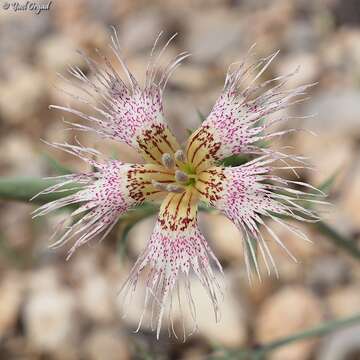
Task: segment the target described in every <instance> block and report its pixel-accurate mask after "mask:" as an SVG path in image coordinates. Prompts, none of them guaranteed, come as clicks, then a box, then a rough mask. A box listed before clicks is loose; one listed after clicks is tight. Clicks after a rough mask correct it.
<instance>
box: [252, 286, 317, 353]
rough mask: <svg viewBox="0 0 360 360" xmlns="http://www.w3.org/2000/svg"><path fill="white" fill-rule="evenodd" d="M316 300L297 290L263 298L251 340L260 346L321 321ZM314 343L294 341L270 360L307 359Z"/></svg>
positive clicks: (282, 291) (283, 291)
mask: <svg viewBox="0 0 360 360" xmlns="http://www.w3.org/2000/svg"><path fill="white" fill-rule="evenodd" d="M322 313H323V309H322V305H321V302H320V300H319V299H318V298H317V297H316V296H315V295H313V294H312V293H311V292H310V291H309V290H307V289H306V288H304V287H301V286H286V287H284V288H282V289H280V290H279V291H277V292H276V293H275V294H273V295H272V296H270V297H269V298H267V299H266V300H265V301H264V303H263V305H262V306H261V308H260V311H259V313H258V314H257V316H256V321H255V337H256V339H257V341H258V342H259V343H260V344H262V343H264V344H266V343H268V342H271V341H274V340H277V339H280V338H282V337H285V336H288V335H291V334H293V333H296V332H300V331H302V330H305V329H308V328H311V327H313V326H316V325H317V324H319V323H320V322H321V321H322V319H323V315H322ZM315 345H316V340H314V339H309V340H304V341H297V342H295V343H293V344H289V345H288V346H284V347H281V348H279V349H278V350H275V351H274V352H272V353H271V354H270V355H269V359H271V360H298V359H304V360H305V359H309V356H310V354H311V352H312V350H313V349H314V347H315Z"/></svg>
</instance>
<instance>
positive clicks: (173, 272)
mask: <svg viewBox="0 0 360 360" xmlns="http://www.w3.org/2000/svg"><path fill="white" fill-rule="evenodd" d="M196 217H197V208H196V203H195V199H194V193H193V190H191V189H190V190H188V191H186V192H184V193H182V194H169V195H168V196H167V197H166V198H165V200H164V202H163V204H162V206H161V209H160V214H159V217H158V220H157V223H156V225H155V228H154V232H153V234H152V236H151V238H150V241H149V243H148V244H147V246H146V249H145V250H144V252H143V254H142V255H141V256H140V257H139V259H138V260H137V262H136V264H135V266H134V267H133V269H132V271H131V273H130V276H129V278H128V280H127V281H126V282H125V284H124V285H123V288H122V290H121V294H122V296H123V308H124V312H125V314H126V308H127V307H128V306H131V305H130V304H131V299H132V297H133V296H134V293H135V291H136V287H137V283H138V280H139V278H140V276H141V275H143V276H145V283H146V294H145V299H144V310H143V314H142V316H141V317H140V320H139V327H138V329H140V327H141V325H142V321H143V317H144V314H145V312H146V311H150V312H151V328H152V329H153V330H156V332H157V337H158V338H159V334H160V330H161V326H162V321H163V317H164V315H165V314H166V313H167V315H168V317H169V322H168V324H169V329H168V330H169V335H170V334H171V333H173V334H174V335H175V336H176V337H177V332H176V330H175V328H174V314H176V313H180V317H181V318H182V319H183V312H184V311H188V312H189V314H190V316H191V318H192V320H193V327H192V328H191V329H185V325H184V323H183V336H184V340H185V338H186V336H187V335H191V334H192V333H193V332H194V331H195V330H196V329H197V325H196V306H195V302H194V300H193V298H192V296H191V289H190V277H191V275H192V274H194V275H195V276H196V277H197V278H198V279H199V280H200V282H201V284H202V285H203V287H204V288H205V289H206V291H207V293H208V295H209V298H210V300H211V302H212V305H213V309H214V313H215V318H216V319H217V320H218V319H219V302H220V298H221V296H222V291H221V287H220V284H219V283H218V281H217V279H216V276H215V273H214V270H213V268H212V265H211V263H212V262H214V263H215V265H216V267H217V268H218V269H219V271H222V270H221V265H220V263H219V262H218V260H217V259H216V257H215V255H214V254H213V252H212V251H211V249H210V247H209V245H208V244H207V242H206V240H205V238H204V236H203V235H202V234H201V232H200V230H199V229H198V227H197V219H196ZM183 293H184V294H185V296H183V295H184V294H183ZM184 299H185V300H186V303H185V304H184V303H183V304H182V303H181V301H183V300H184Z"/></svg>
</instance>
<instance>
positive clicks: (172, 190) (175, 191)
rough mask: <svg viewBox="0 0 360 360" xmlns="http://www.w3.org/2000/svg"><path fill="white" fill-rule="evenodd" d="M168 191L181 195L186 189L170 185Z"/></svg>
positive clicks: (167, 187)
mask: <svg viewBox="0 0 360 360" xmlns="http://www.w3.org/2000/svg"><path fill="white" fill-rule="evenodd" d="M166 190H167V191H169V192H174V193H179V194H181V193H182V192H184V190H185V188H184V187H182V186H178V185H174V184H169V185H167V186H166Z"/></svg>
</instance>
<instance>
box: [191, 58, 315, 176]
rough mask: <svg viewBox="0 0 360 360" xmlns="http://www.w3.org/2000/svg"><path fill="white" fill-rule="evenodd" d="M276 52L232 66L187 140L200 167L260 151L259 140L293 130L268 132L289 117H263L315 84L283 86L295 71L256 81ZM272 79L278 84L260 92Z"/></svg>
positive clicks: (296, 100) (291, 103)
mask: <svg viewBox="0 0 360 360" xmlns="http://www.w3.org/2000/svg"><path fill="white" fill-rule="evenodd" d="M277 54H278V52H276V53H274V54H272V55H270V56H268V57H266V58H264V59H260V60H259V61H258V62H256V63H253V64H250V65H247V59H245V61H244V62H241V63H236V64H233V65H232V66H230V67H229V70H228V73H227V75H226V80H225V85H224V89H223V92H222V94H221V95H220V97H219V98H218V100H217V101H216V103H215V105H214V107H213V109H212V111H211V112H210V114H209V115H208V117H207V118H206V120H205V121H204V122H203V123H202V125H201V126H200V127H199V128H198V129H197V130H196V131H195V132H194V133H193V134H192V136H191V137H190V138H189V140H188V144H187V156H188V160H189V161H191V162H192V164H193V165H194V167H195V169H196V170H197V171H201V170H204V169H206V168H207V167H209V166H213V165H215V162H216V161H217V160H221V159H223V158H225V157H227V156H230V155H236V154H239V153H261V152H262V149H261V148H260V147H259V141H260V140H267V139H271V138H273V137H275V136H282V135H284V134H286V133H287V132H291V131H294V129H291V130H285V131H280V132H271V131H270V132H266V131H267V130H268V129H269V128H270V127H271V126H272V125H273V124H274V123H277V122H279V121H284V120H287V119H290V117H279V118H278V119H274V120H271V121H267V120H266V119H264V117H266V116H267V115H270V114H273V113H276V112H278V111H279V110H282V109H284V108H287V107H289V106H291V105H293V104H296V103H298V102H301V101H304V100H305V99H304V98H302V96H303V95H304V94H305V93H306V90H307V89H308V88H309V87H311V86H313V85H315V84H308V85H303V86H299V87H297V88H294V89H291V90H286V89H284V85H285V84H286V82H287V80H288V78H289V77H291V76H292V75H293V74H294V73H295V72H294V73H292V74H288V75H284V76H279V77H277V78H274V79H271V80H268V81H265V82H263V83H260V84H257V83H256V82H257V80H258V79H259V78H260V76H261V75H262V74H263V73H264V71H265V70H266V69H267V68H268V67H269V65H270V64H271V62H272V61H273V60H274V58H275V56H276V55H277ZM273 83H275V85H273V86H272V87H271V86H270V88H269V89H268V90H266V91H265V92H263V93H262V94H261V95H258V92H259V90H261V89H263V88H265V87H268V85H271V84H273ZM243 84H244V86H243Z"/></svg>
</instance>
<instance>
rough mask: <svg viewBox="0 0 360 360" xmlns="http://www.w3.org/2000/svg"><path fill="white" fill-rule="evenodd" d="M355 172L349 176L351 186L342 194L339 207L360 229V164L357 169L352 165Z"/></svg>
mask: <svg viewBox="0 0 360 360" xmlns="http://www.w3.org/2000/svg"><path fill="white" fill-rule="evenodd" d="M351 169H352V170H353V171H352V172H351V173H350V174H349V178H350V179H349V186H348V187H347V188H346V189H344V191H343V192H342V196H341V199H340V200H339V202H340V203H339V206H341V209H343V211H344V214H345V216H346V217H347V219H349V220H350V221H351V222H352V225H353V226H354V227H356V228H357V229H359V224H360V204H359V199H360V162H359V161H358V162H357V165H356V167H355V166H354V164H352V167H351Z"/></svg>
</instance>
